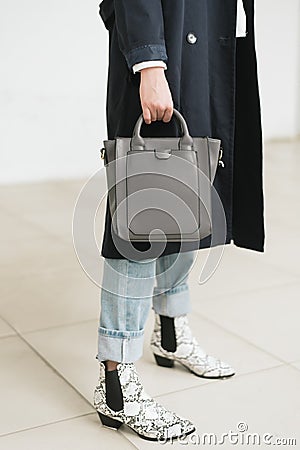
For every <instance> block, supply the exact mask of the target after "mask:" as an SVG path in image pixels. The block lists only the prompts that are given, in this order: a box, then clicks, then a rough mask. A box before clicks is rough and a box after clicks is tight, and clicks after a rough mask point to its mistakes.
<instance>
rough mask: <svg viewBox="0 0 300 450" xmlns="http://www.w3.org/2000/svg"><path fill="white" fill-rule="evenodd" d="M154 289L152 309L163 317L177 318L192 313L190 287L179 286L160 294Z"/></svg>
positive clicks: (157, 289) (158, 290)
mask: <svg viewBox="0 0 300 450" xmlns="http://www.w3.org/2000/svg"><path fill="white" fill-rule="evenodd" d="M160 291H161V289H159V288H157V287H155V288H154V289H153V299H152V309H153V310H154V311H155V312H156V313H158V314H161V315H162V316H168V317H177V316H181V315H183V314H187V313H189V312H191V300H190V294H189V289H188V286H187V285H185V286H178V287H176V288H174V289H169V290H168V291H165V292H162V293H160Z"/></svg>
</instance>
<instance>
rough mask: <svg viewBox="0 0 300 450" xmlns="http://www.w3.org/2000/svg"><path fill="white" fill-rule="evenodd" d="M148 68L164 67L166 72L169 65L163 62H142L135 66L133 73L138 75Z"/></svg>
mask: <svg viewBox="0 0 300 450" xmlns="http://www.w3.org/2000/svg"><path fill="white" fill-rule="evenodd" d="M147 67H163V68H164V69H165V70H166V68H167V65H166V63H165V62H164V61H161V60H153V61H142V62H140V63H137V64H134V65H133V66H132V70H133V73H136V72H139V71H140V70H142V69H145V68H147Z"/></svg>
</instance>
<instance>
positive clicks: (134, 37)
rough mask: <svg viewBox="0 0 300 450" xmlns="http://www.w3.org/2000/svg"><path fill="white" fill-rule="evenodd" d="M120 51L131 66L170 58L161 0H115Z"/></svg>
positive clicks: (165, 60) (129, 66)
mask: <svg viewBox="0 0 300 450" xmlns="http://www.w3.org/2000/svg"><path fill="white" fill-rule="evenodd" d="M114 10H115V23H116V29H117V33H118V40H119V46H120V50H121V52H122V53H123V55H124V57H125V59H126V62H127V65H128V68H129V69H130V70H131V69H132V66H133V65H134V64H136V63H138V62H141V61H152V60H158V59H159V60H162V61H164V62H167V61H168V56H167V51H166V45H165V37H164V20H163V11H162V3H161V0H114Z"/></svg>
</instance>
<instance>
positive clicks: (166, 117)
mask: <svg viewBox="0 0 300 450" xmlns="http://www.w3.org/2000/svg"><path fill="white" fill-rule="evenodd" d="M172 115H173V108H172V107H171V106H170V107H168V108H166V109H165V112H164V115H163V118H162V120H163V121H164V122H170V120H171V118H172Z"/></svg>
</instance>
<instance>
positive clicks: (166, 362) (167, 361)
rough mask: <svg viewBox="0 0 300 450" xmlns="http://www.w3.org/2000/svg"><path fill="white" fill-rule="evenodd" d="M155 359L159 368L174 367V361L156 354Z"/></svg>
mask: <svg viewBox="0 0 300 450" xmlns="http://www.w3.org/2000/svg"><path fill="white" fill-rule="evenodd" d="M154 358H155V361H156V362H157V364H158V365H159V366H162V367H173V366H174V361H173V360H172V359H168V358H164V357H163V356H159V355H156V354H155V353H154Z"/></svg>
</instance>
